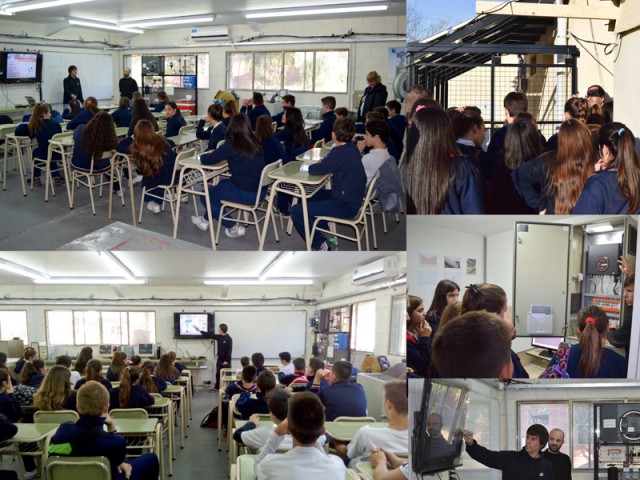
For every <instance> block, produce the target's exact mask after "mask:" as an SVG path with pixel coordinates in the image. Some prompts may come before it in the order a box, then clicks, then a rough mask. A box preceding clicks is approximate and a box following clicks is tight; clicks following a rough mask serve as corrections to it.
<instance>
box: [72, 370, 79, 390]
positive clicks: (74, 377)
mask: <svg viewBox="0 0 640 480" xmlns="http://www.w3.org/2000/svg"><path fill="white" fill-rule="evenodd" d="M79 381H80V372H76V371H75V370H71V386H74V385H75V384H76V383H78V382H79Z"/></svg>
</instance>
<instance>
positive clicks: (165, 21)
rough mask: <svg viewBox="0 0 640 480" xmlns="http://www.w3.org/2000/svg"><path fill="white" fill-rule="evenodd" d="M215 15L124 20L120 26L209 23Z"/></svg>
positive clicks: (142, 26)
mask: <svg viewBox="0 0 640 480" xmlns="http://www.w3.org/2000/svg"><path fill="white" fill-rule="evenodd" d="M215 18H216V17H215V15H209V16H208V17H189V18H159V19H157V20H143V21H140V22H125V23H121V24H120V26H121V27H123V28H129V27H140V28H147V27H159V26H162V25H184V24H193V23H209V22H213V20H214V19H215Z"/></svg>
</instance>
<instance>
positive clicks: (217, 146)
mask: <svg viewBox="0 0 640 480" xmlns="http://www.w3.org/2000/svg"><path fill="white" fill-rule="evenodd" d="M224 142H226V140H225V139H224V138H223V139H222V140H220V141H219V142H218V143H217V144H216V149H217V148H220V147H221V146H222V145H224Z"/></svg>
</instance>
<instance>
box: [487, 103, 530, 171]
mask: <svg viewBox="0 0 640 480" xmlns="http://www.w3.org/2000/svg"><path fill="white" fill-rule="evenodd" d="M503 106H504V116H505V124H504V125H503V126H502V127H501V128H500V129H498V130H497V131H496V132H495V133H494V134H493V136H492V137H491V141H490V142H489V147H487V155H489V160H490V162H491V165H493V164H494V163H495V162H496V161H497V159H498V156H499V155H500V154H501V153H503V152H504V139H505V137H506V135H507V130H509V127H510V126H511V124H512V123H513V121H514V120H515V118H516V115H518V114H519V113H520V112H527V111H528V109H529V101H528V100H527V96H526V95H525V94H524V93H522V92H510V93H508V94H507V96H506V97H504V102H503ZM489 178H491V172H489Z"/></svg>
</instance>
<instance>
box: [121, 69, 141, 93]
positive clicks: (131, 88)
mask: <svg viewBox="0 0 640 480" xmlns="http://www.w3.org/2000/svg"><path fill="white" fill-rule="evenodd" d="M122 73H123V75H124V76H123V77H122V78H121V79H120V81H119V82H118V88H119V89H120V96H121V97H127V98H128V99H129V100H131V97H132V96H133V92H137V91H138V82H136V79H135V78H131V77H130V76H129V75H131V69H130V68H129V67H124V70H123V71H122Z"/></svg>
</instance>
